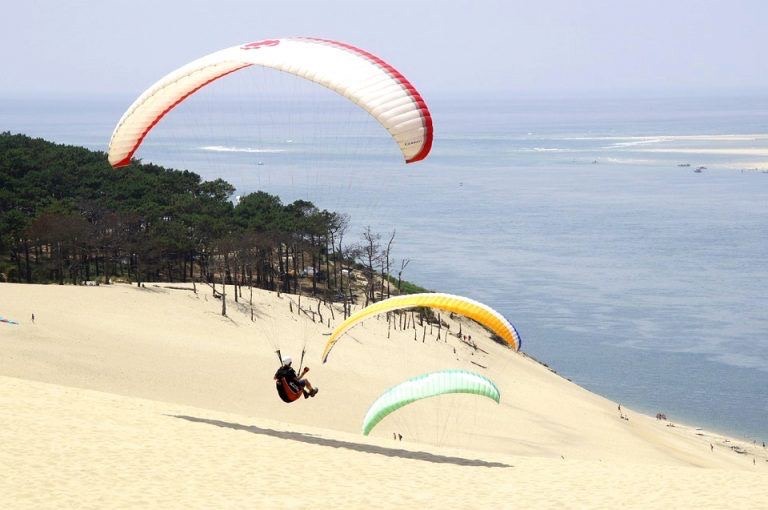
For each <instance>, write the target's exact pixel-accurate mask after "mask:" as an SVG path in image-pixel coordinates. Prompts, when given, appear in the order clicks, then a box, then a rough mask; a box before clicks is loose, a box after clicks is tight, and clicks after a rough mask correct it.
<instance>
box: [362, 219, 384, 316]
mask: <svg viewBox="0 0 768 510" xmlns="http://www.w3.org/2000/svg"><path fill="white" fill-rule="evenodd" d="M380 240H381V234H376V233H374V232H373V231H372V230H371V227H370V226H367V227H365V231H364V232H363V245H362V246H361V248H362V250H361V252H362V254H361V255H362V256H361V257H360V262H361V264H362V265H363V275H364V276H365V279H366V281H367V285H366V293H365V306H368V304H369V303H371V302H375V301H376V295H375V291H376V286H375V282H376V269H375V268H376V265H377V262H378V261H379V260H380V258H381V245H380Z"/></svg>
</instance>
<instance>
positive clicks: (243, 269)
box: [0, 132, 418, 302]
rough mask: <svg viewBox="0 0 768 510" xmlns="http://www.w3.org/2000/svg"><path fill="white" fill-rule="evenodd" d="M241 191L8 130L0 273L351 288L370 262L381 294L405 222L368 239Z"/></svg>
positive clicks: (297, 207)
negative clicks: (350, 239) (352, 239)
mask: <svg viewBox="0 0 768 510" xmlns="http://www.w3.org/2000/svg"><path fill="white" fill-rule="evenodd" d="M234 191H235V189H234V187H233V186H232V185H231V184H229V183H227V182H225V181H223V180H221V179H217V180H215V181H202V180H201V178H200V176H199V175H197V174H195V173H192V172H189V171H178V170H171V169H167V168H163V167H161V166H158V165H153V164H142V163H141V162H139V161H134V162H133V163H132V164H131V165H130V166H128V167H125V168H121V169H119V170H115V169H113V168H111V167H110V166H109V164H108V163H107V158H106V154H104V153H103V152H95V151H90V150H87V149H85V148H82V147H74V146H67V145H59V144H54V143H51V142H48V141H45V140H42V139H33V138H30V137H28V136H25V135H21V134H11V133H8V132H6V133H2V134H0V281H11V282H27V283H33V282H34V283H51V282H56V283H60V284H63V283H65V282H68V283H74V284H79V283H82V282H83V281H91V280H97V281H102V282H108V281H110V280H123V281H133V282H142V281H198V282H207V283H214V282H217V281H218V282H221V281H226V282H227V283H229V284H235V285H253V286H256V287H261V288H265V289H271V290H282V291H285V292H298V291H300V289H301V286H302V285H304V286H305V287H307V290H311V292H312V293H327V294H328V296H329V297H333V298H337V299H345V300H346V299H347V297H348V296H352V295H353V293H354V290H355V289H351V288H350V287H351V285H352V283H353V282H351V280H353V278H350V276H349V275H350V274H351V273H352V271H353V269H354V268H362V269H363V273H364V274H365V275H366V279H367V281H368V284H367V289H366V294H365V295H366V302H367V301H368V298H369V297H370V299H375V292H374V291H375V290H376V289H375V287H376V285H377V283H376V282H377V281H381V275H382V274H385V273H386V272H387V271H388V270H389V269H388V268H389V262H390V261H389V248H390V246H391V244H392V242H391V241H392V239H394V233H393V234H392V239H390V243H389V245H387V248H386V251H384V250H383V249H382V248H381V246H380V245H379V243H378V239H379V238H380V236H379V235H378V234H373V233H371V232H370V229H367V231H366V234H365V235H364V236H363V238H364V240H365V243H357V244H352V245H345V244H343V243H342V241H341V240H342V239H343V238H344V234H345V232H346V230H347V229H348V225H349V218H348V217H347V216H345V215H343V214H338V213H335V212H330V211H327V210H319V209H318V208H317V207H315V205H314V204H312V203H311V202H307V201H304V200H297V201H295V202H293V203H291V204H283V203H282V202H281V200H280V198H279V197H277V196H274V195H270V194H268V193H265V192H262V191H259V192H256V193H251V194H249V195H245V196H243V197H241V199H240V200H239V201H238V203H237V204H234V203H233V202H232V201H231V200H230V198H231V196H232V194H233V193H234ZM384 260H386V264H384V262H383V261H384ZM345 275H347V276H345ZM377 275H378V276H377ZM387 277H388V275H387ZM403 283H404V285H406V286H407V288H414V289H415V288H418V287H417V286H414V285H413V284H408V283H407V282H403Z"/></svg>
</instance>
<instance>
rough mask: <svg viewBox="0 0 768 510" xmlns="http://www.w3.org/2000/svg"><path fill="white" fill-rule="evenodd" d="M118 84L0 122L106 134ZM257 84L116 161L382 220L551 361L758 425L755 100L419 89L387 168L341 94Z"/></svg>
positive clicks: (420, 262) (579, 377)
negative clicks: (416, 123) (182, 171)
mask: <svg viewBox="0 0 768 510" xmlns="http://www.w3.org/2000/svg"><path fill="white" fill-rule="evenodd" d="M193 97H194V96H193ZM132 99H133V98H132V97H121V98H110V99H103V98H102V99H98V98H80V99H78V98H66V99H56V100H54V99H47V100H42V101H41V100H36V99H30V98H27V99H19V98H4V99H1V98H0V130H2V131H11V132H22V133H26V134H29V135H32V136H40V137H43V138H46V139H49V140H52V141H56V142H60V143H68V144H75V145H83V146H86V147H89V148H92V149H98V150H106V147H107V143H108V141H109V137H110V134H111V131H112V129H113V128H114V125H115V123H116V122H117V120H118V119H119V117H120V115H121V114H122V112H123V111H124V110H125V108H126V107H127V106H128V104H130V102H131V101H132ZM261 99H263V98H255V99H254V98H253V97H251V96H250V95H249V96H247V97H244V98H242V99H241V100H239V101H232V98H231V97H230V96H229V95H228V93H227V92H226V90H224V91H219V95H212V96H208V97H202V98H200V100H199V101H198V103H199V104H192V103H194V102H192V101H190V107H189V108H186V105H185V107H184V108H181V107H180V108H179V109H178V111H173V112H171V114H169V116H168V117H167V118H166V119H165V120H163V121H162V122H161V123H160V124H159V125H158V126H157V128H156V130H155V131H156V132H153V133H152V134H150V136H149V137H147V139H146V141H145V144H144V146H143V147H142V149H141V150H140V151H139V153H138V154H137V156H138V157H140V158H142V159H143V160H144V161H153V162H157V163H160V164H164V165H168V166H171V167H174V168H187V169H189V170H192V171H195V172H197V173H199V174H200V175H202V176H203V177H204V178H205V179H214V178H218V177H221V178H223V179H225V180H227V181H229V182H231V183H232V184H234V185H235V186H236V188H237V195H238V196H239V195H243V194H245V193H249V192H253V191H256V190H264V191H267V192H270V193H275V194H278V195H280V196H281V197H282V198H283V202H285V203H287V202H290V201H292V200H295V199H298V198H305V199H309V200H312V201H313V202H314V203H315V204H316V205H318V206H319V207H321V208H327V209H330V210H334V211H337V212H346V213H349V214H350V216H351V228H350V231H349V232H348V233H347V237H346V239H348V240H349V241H350V242H352V241H359V240H360V234H361V231H362V229H363V228H364V227H365V226H371V228H372V229H373V230H374V231H375V232H379V233H381V234H382V237H383V239H382V241H383V242H386V241H387V240H388V238H389V235H390V233H391V232H393V231H394V232H395V241H394V249H393V252H394V256H395V258H396V259H397V260H396V261H395V268H396V269H398V268H399V267H400V261H402V260H405V259H407V260H408V264H407V267H406V268H405V270H404V272H403V277H404V278H405V279H407V280H410V281H413V282H416V283H418V284H419V285H422V286H424V287H427V288H429V289H433V290H439V291H443V292H450V293H455V294H461V295H465V296H468V297H471V298H474V299H477V300H479V301H482V302H484V303H486V304H488V305H490V306H492V307H494V308H496V309H497V310H499V311H500V312H502V313H503V314H504V315H505V316H506V317H507V318H508V319H509V320H510V321H511V322H512V323H513V324H514V325H515V326H516V327H517V329H518V330H519V332H520V334H521V336H522V338H523V350H524V351H525V352H526V353H528V354H530V355H532V356H534V357H535V358H537V359H539V360H540V361H542V362H545V363H546V364H547V365H549V366H550V367H552V368H553V369H554V370H556V371H557V372H558V373H559V374H561V375H562V376H564V377H567V378H569V379H571V380H573V381H574V382H575V383H577V384H579V385H581V386H583V387H585V388H587V389H589V390H591V391H594V392H596V393H598V394H601V395H604V396H606V397H608V398H610V399H612V400H615V401H618V402H621V404H622V406H623V407H630V408H633V409H636V410H638V411H642V412H646V413H650V414H651V415H654V414H656V413H657V412H662V413H665V414H666V416H667V417H668V418H669V419H670V420H672V421H673V422H674V421H678V422H684V423H688V424H691V425H697V426H702V427H704V428H707V429H710V430H715V431H720V432H725V433H729V434H732V435H737V436H740V437H747V438H750V439H756V440H760V441H762V440H768V398H766V393H767V390H768V290H766V289H768V264H766V255H768V96H765V97H714V98H713V97H709V98H707V97H695V96H691V97H678V98H629V99H619V98H610V99H606V98H589V97H581V98H514V97H507V98H503V97H499V98H488V97H485V98H479V97H477V98H475V97H469V96H468V97H464V98H442V97H436V98H434V99H430V98H429V96H427V101H428V103H429V106H430V108H431V110H432V114H433V118H434V125H435V140H434V146H433V149H432V153H431V154H430V156H429V158H428V159H427V160H425V161H423V162H420V163H417V164H413V165H407V166H406V165H404V164H403V163H402V160H401V159H400V156H399V152H398V151H397V148H396V146H395V145H394V142H392V141H391V139H389V137H388V136H387V133H386V132H385V131H384V130H383V129H382V128H381V127H380V126H378V125H377V124H376V123H375V122H373V121H372V120H371V119H370V118H368V117H367V116H366V114H365V113H363V112H361V111H358V110H357V109H356V108H348V107H347V106H346V105H343V104H342V103H340V102H338V101H335V100H333V99H329V97H327V96H325V95H322V96H321V97H320V98H312V99H307V98H302V99H301V100H290V101H283V100H280V99H270V100H269V101H267V100H261ZM195 101H197V99H195ZM318 105H322V106H318ZM309 113H312V115H309ZM697 170H698V171H697ZM511 391H514V390H511ZM553 412H556V410H553Z"/></svg>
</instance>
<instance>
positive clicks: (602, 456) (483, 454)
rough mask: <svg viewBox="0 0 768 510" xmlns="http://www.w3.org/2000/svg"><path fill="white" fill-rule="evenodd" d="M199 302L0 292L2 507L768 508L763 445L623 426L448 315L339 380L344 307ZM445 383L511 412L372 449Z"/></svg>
mask: <svg viewBox="0 0 768 510" xmlns="http://www.w3.org/2000/svg"><path fill="white" fill-rule="evenodd" d="M168 287H177V288H178V289H177V288H168ZM182 287H185V285H183V284H173V285H168V286H163V285H153V284H147V285H146V287H145V288H141V289H140V288H137V287H136V286H128V285H110V286H104V285H102V286H98V287H72V286H55V285H51V286H40V285H15V284H0V315H2V316H3V317H6V318H10V319H14V320H17V321H18V322H19V323H20V324H19V325H11V324H0V346H1V347H2V362H0V425H1V426H0V444H2V449H1V450H0V506H1V507H3V508H48V507H64V508H72V507H78V508H103V507H111V508H115V507H120V508H123V507H142V508H147V507H162V508H169V507H206V508H211V507H214V508H220V507H246V506H247V507H254V508H262V507H277V508H309V507H313V508H318V507H319V508H363V507H376V508H406V507H412V506H414V505H421V506H426V507H431V508H432V507H437V506H446V507H450V508H476V507H479V506H480V505H486V504H493V505H495V506H497V507H498V506H501V507H502V508H507V507H512V506H515V507H536V508H548V507H552V508H555V507H556V508H561V507H573V508H585V507H588V508H605V507H609V506H610V507H615V506H622V507H630V508H632V507H635V508H647V507H649V506H652V505H653V506H658V505H664V506H671V507H673V508H681V507H687V508H692V507H697V508H760V507H764V506H766V504H768V456H767V455H766V450H765V449H764V448H763V447H762V446H761V445H755V444H753V443H752V442H749V441H745V440H738V439H735V438H730V437H726V436H723V435H720V434H716V433H712V432H709V431H705V430H699V429H697V428H696V427H694V426H693V425H683V424H680V423H678V422H676V421H674V415H673V410H664V411H665V412H666V414H667V415H668V417H669V418H670V421H664V420H656V419H655V418H653V417H649V416H645V415H642V414H640V413H637V412H634V411H633V410H631V409H626V408H624V407H623V406H622V414H623V415H625V416H626V417H628V418H629V419H628V420H626V419H622V418H621V417H620V415H619V411H618V403H616V402H612V401H609V400H607V399H605V398H602V397H600V396H598V395H595V394H593V393H590V392H588V391H586V390H584V389H582V388H580V387H578V386H577V385H575V384H573V383H571V382H569V381H567V380H566V379H564V378H562V377H560V376H558V375H557V374H555V373H553V372H552V371H551V370H549V369H548V368H547V367H545V366H543V365H542V364H540V363H538V362H536V361H535V360H532V359H530V358H529V357H527V356H525V355H523V354H518V353H514V352H511V351H509V350H508V349H506V348H504V347H503V346H500V345H498V344H496V343H494V342H493V341H491V340H490V339H489V337H488V335H487V334H486V333H485V332H484V331H483V330H482V328H480V327H479V326H477V325H476V324H473V323H471V322H469V321H466V320H463V321H462V320H461V318H459V317H453V318H451V317H446V316H443V317H442V319H443V320H444V321H445V323H446V325H448V326H450V329H449V331H450V332H451V335H450V336H448V337H446V336H445V333H446V329H445V328H442V329H441V331H440V333H441V337H440V339H439V340H438V339H437V332H438V330H437V328H436V327H432V328H429V327H427V328H426V329H425V328H422V326H421V325H419V324H417V325H416V329H415V330H414V329H413V327H412V326H409V327H408V328H407V329H404V330H401V329H398V328H395V327H393V326H391V325H390V326H389V327H388V325H387V322H386V320H384V319H383V318H379V319H378V320H376V319H374V320H369V321H367V322H366V323H364V324H363V325H361V326H359V327H356V328H355V329H353V330H352V331H351V332H350V334H348V335H346V336H345V337H344V338H342V339H341V340H340V341H339V343H338V345H337V346H336V347H335V349H334V350H333V351H332V353H331V356H330V358H329V361H328V363H326V364H322V363H321V362H320V353H321V352H322V348H323V345H324V343H325V340H326V339H327V334H328V333H329V332H330V329H331V328H330V327H329V324H330V326H331V327H332V326H333V325H334V324H336V323H338V322H339V321H340V320H341V315H340V313H339V310H338V309H337V310H335V311H334V312H333V317H332V313H331V310H330V309H328V307H326V306H324V305H320V306H319V307H318V304H317V302H316V301H314V300H312V299H309V298H307V297H302V298H301V304H302V308H303V309H304V310H305V312H299V309H298V302H299V298H298V296H294V295H286V294H283V295H281V296H280V297H278V296H277V295H276V294H275V293H271V292H265V291H257V290H254V292H253V303H254V304H253V320H251V306H249V305H248V300H249V293H248V290H247V289H244V290H243V296H242V298H241V302H240V303H235V302H234V301H232V300H231V296H232V292H233V291H232V288H231V287H230V288H229V289H228V317H222V316H221V315H220V309H221V302H220V300H218V299H214V298H213V296H212V293H211V289H210V288H208V287H205V286H203V287H200V286H198V293H197V294H195V293H193V292H191V291H190V290H180V289H181V288H182ZM310 310H311V311H310ZM318 310H319V311H320V314H322V316H323V319H322V322H321V321H320V317H319V315H318V314H317V312H318ZM312 312H314V315H315V317H314V319H315V320H312V315H313V313H312ZM32 313H34V314H35V322H34V324H33V323H32V322H31V314H32ZM512 319H513V320H514V318H512ZM459 325H460V326H461V328H462V332H463V334H471V335H472V339H473V340H474V341H475V342H476V344H477V349H474V348H472V347H471V346H469V345H467V344H465V343H462V342H460V341H459V340H458V338H456V335H455V333H456V331H457V330H458V328H459ZM430 329H431V331H430ZM388 336H389V338H388ZM539 341H541V340H539ZM277 347H279V348H280V349H281V351H282V352H283V353H286V354H287V353H290V354H291V355H292V356H293V358H294V360H296V363H298V358H299V356H300V352H301V350H302V348H303V347H305V348H306V352H307V353H306V357H305V365H309V366H310V367H311V371H310V373H309V374H308V376H309V378H310V380H311V381H312V382H313V384H315V385H316V386H318V387H319V388H320V393H319V394H318V396H317V397H316V398H314V399H307V400H304V399H300V400H299V401H298V402H295V403H293V404H290V405H288V404H284V403H283V402H281V401H280V400H279V399H278V398H277V395H276V394H275V390H274V385H273V383H272V375H273V373H274V371H275V370H276V368H277V366H278V360H277V356H276V355H275V353H274V352H273V351H274V349H275V348H277ZM523 348H525V344H524V345H523ZM454 350H455V352H454ZM542 361H546V360H542ZM444 368H463V369H467V370H473V371H476V372H478V373H481V374H482V375H485V376H487V377H489V378H491V379H492V380H493V381H494V382H495V383H496V385H497V386H498V387H499V389H500V390H501V394H502V398H501V403H500V404H498V405H497V404H496V403H494V402H492V401H490V400H488V399H481V398H478V397H472V396H468V395H455V396H448V397H439V398H436V399H430V400H429V401H424V402H419V403H416V404H412V405H411V406H407V407H406V408H404V409H402V410H401V411H400V412H398V413H393V415H391V416H390V417H388V418H386V419H385V420H384V421H382V422H381V423H380V424H379V425H378V427H377V428H376V429H374V431H373V433H372V434H371V436H369V437H365V436H363V435H362V434H361V432H360V427H361V422H362V417H363V416H364V414H365V411H366V410H367V407H368V406H369V405H370V403H371V402H372V401H373V400H374V399H375V398H376V397H377V396H378V395H379V394H381V392H382V391H383V390H384V389H386V388H387V387H389V386H392V385H393V384H395V383H397V382H400V381H402V380H404V379H407V378H408V377H410V376H412V375H415V373H414V370H416V371H421V372H427V371H431V370H438V369H444ZM395 415H398V416H395ZM672 424H673V425H674V426H670V425H672ZM393 433H402V434H403V436H404V437H403V440H401V441H399V440H394V439H393V438H392V434H393ZM710 445H712V446H710ZM739 452H743V453H739Z"/></svg>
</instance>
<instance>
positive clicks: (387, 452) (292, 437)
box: [169, 415, 513, 467]
mask: <svg viewBox="0 0 768 510" xmlns="http://www.w3.org/2000/svg"><path fill="white" fill-rule="evenodd" d="M169 416H173V417H174V418H181V419H182V420H187V421H193V422H196V423H207V424H208V425H215V426H217V427H226V428H229V429H234V430H244V431H246V432H250V433H251V434H263V435H265V436H271V437H277V438H279V439H287V440H289V441H299V442H301V443H308V444H316V445H320V446H330V447H331V448H346V449H348V450H353V451H356V452H363V453H375V454H377V455H384V456H386V457H400V458H402V459H413V460H423V461H426V462H436V463H439V464H455V465H457V466H473V467H513V466H511V465H509V464H503V463H501V462H487V461H484V460H479V459H464V458H462V457H448V456H445V455H435V454H432V453H427V452H413V451H410V450H402V449H399V448H385V447H383V446H376V445H371V444H363V443H352V442H350V441H339V440H338V439H328V438H324V437H319V436H314V435H312V434H304V433H301V432H289V431H285V430H274V429H265V428H262V427H257V426H256V425H241V424H239V423H231V422H227V421H220V420H210V419H207V418H196V417H194V416H182V415H169Z"/></svg>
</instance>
